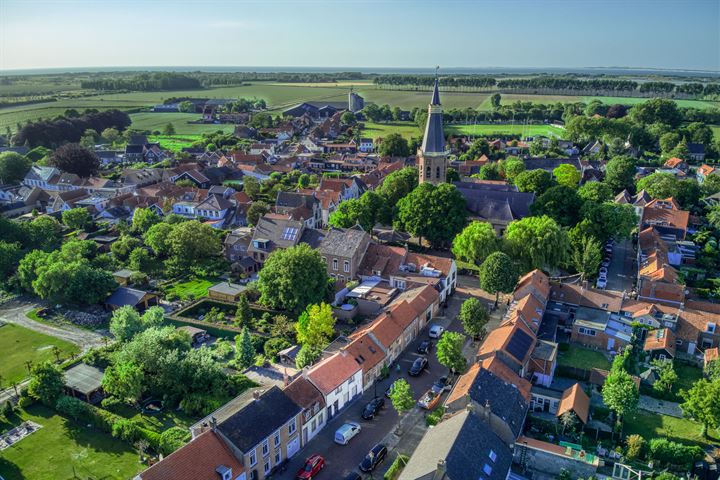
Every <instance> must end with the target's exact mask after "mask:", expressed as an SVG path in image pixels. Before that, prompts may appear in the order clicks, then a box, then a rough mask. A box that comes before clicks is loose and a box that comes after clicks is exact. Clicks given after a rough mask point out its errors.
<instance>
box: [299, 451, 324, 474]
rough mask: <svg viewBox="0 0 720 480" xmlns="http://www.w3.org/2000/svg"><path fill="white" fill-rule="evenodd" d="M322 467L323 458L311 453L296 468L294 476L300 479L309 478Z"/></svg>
mask: <svg viewBox="0 0 720 480" xmlns="http://www.w3.org/2000/svg"><path fill="white" fill-rule="evenodd" d="M323 468H325V459H324V458H323V457H321V456H320V455H317V454H316V455H312V456H311V457H310V458H308V459H307V460H305V465H303V467H302V468H301V469H300V470H298V472H297V475H295V477H296V478H298V479H301V480H310V479H311V478H314V477H315V475H317V474H318V473H320V470H322V469H323Z"/></svg>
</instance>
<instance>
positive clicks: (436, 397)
mask: <svg viewBox="0 0 720 480" xmlns="http://www.w3.org/2000/svg"><path fill="white" fill-rule="evenodd" d="M441 391H442V390H441ZM440 398H441V396H440V392H435V391H434V390H433V389H432V388H431V389H430V390H428V391H427V392H425V393H423V396H422V397H420V400H418V402H417V404H418V406H419V407H420V408H424V409H425V410H432V409H433V408H435V407H436V406H437V405H438V404H439V403H440Z"/></svg>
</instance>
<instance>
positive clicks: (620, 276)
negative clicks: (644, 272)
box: [607, 240, 637, 293]
mask: <svg viewBox="0 0 720 480" xmlns="http://www.w3.org/2000/svg"><path fill="white" fill-rule="evenodd" d="M634 263H635V249H634V248H633V244H632V241H630V240H622V241H620V242H615V244H614V245H613V255H612V259H611V260H610V267H609V268H608V283H607V290H614V291H616V292H628V293H630V292H631V291H632V288H633V282H634V280H635V275H636V273H637V272H636V271H635V268H634Z"/></svg>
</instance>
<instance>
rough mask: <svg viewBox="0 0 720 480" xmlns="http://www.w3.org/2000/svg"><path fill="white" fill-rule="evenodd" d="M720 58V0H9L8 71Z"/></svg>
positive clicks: (665, 64) (669, 65)
mask: <svg viewBox="0 0 720 480" xmlns="http://www.w3.org/2000/svg"><path fill="white" fill-rule="evenodd" d="M435 65H441V66H443V67H468V68H482V67H537V68H543V67H568V68H578V67H640V68H661V69H689V70H712V71H720V0H603V1H598V0H437V1H430V0H385V1H381V0H253V1H244V0H204V1H203V0H194V1H190V0H0V70H7V69H26V68H53V67H59V68H62V67H66V68H67V67H127V66H267V67H281V66H293V67H338V68H340V67H389V68H403V67H433V66H435Z"/></svg>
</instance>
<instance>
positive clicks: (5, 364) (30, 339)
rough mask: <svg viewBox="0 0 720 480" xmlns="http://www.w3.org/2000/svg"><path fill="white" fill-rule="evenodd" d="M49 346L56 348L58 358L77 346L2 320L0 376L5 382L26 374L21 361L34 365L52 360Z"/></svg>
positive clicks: (51, 350)
mask: <svg viewBox="0 0 720 480" xmlns="http://www.w3.org/2000/svg"><path fill="white" fill-rule="evenodd" d="M53 347H57V348H59V349H60V358H61V359H62V358H68V357H69V356H70V355H71V354H76V353H78V352H79V351H80V349H79V348H78V347H77V345H73V344H72V343H69V342H66V341H64V340H60V339H57V338H55V337H51V336H49V335H45V334H42V333H38V332H35V331H33V330H29V329H27V328H23V327H20V326H18V325H13V324H12V323H6V324H2V325H0V352H3V353H2V357H3V361H2V362H0V377H2V379H3V383H4V384H5V385H7V384H9V383H11V382H16V381H20V380H22V379H23V378H25V377H27V376H28V372H27V368H26V366H25V362H27V361H32V362H33V364H38V363H41V362H44V361H47V360H55V355H54V353H53Z"/></svg>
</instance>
